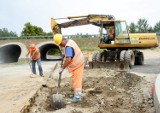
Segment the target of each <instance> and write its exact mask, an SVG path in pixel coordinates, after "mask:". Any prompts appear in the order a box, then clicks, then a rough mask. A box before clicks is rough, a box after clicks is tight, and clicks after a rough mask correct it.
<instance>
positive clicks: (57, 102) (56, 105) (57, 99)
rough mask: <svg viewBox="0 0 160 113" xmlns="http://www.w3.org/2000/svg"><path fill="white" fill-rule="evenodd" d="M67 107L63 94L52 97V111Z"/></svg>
mask: <svg viewBox="0 0 160 113" xmlns="http://www.w3.org/2000/svg"><path fill="white" fill-rule="evenodd" d="M64 107H65V103H64V100H63V95H62V94H53V95H52V96H51V109H52V110H57V109H61V108H64Z"/></svg>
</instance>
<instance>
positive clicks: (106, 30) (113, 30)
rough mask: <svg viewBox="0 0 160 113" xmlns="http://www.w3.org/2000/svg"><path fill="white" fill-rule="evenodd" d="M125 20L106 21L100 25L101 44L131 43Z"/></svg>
mask: <svg viewBox="0 0 160 113" xmlns="http://www.w3.org/2000/svg"><path fill="white" fill-rule="evenodd" d="M129 43H130V38H129V33H128V29H127V25H126V22H125V21H115V20H111V21H104V22H102V25H101V27H100V44H129Z"/></svg>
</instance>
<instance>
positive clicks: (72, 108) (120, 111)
mask: <svg viewBox="0 0 160 113" xmlns="http://www.w3.org/2000/svg"><path fill="white" fill-rule="evenodd" d="M142 51H143V52H144V56H145V63H144V65H143V66H135V67H133V69H131V70H130V71H129V72H115V71H114V70H109V69H104V68H103V69H89V68H85V70H84V74H83V99H82V102H81V103H70V102H69V100H70V98H71V97H72V95H73V89H72V79H71V74H70V73H68V71H67V70H64V72H63V74H62V81H61V89H60V94H63V95H64V102H65V107H64V108H62V109H59V110H56V111H52V110H51V107H50V104H51V103H50V96H51V95H52V94H53V93H54V94H55V93H56V88H57V81H58V67H59V64H60V61H43V62H42V67H43V70H44V75H45V77H39V76H38V77H36V78H31V77H30V75H31V70H30V67H29V64H28V63H22V64H21V63H12V64H0V68H1V69H0V78H1V80H0V100H1V102H0V113H52V112H54V113H62V112H64V113H155V108H154V104H153V96H152V93H151V87H152V85H153V84H154V82H155V79H156V77H157V75H158V74H159V72H160V69H159V68H160V57H159V56H160V49H159V48H156V49H147V50H142ZM85 54H87V53H85ZM89 56H90V53H89ZM56 64H58V65H56ZM54 67H56V68H54ZM37 72H38V70H37Z"/></svg>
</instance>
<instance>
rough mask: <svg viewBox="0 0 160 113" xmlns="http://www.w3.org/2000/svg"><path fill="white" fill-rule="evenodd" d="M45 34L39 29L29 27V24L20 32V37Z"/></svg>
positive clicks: (32, 26)
mask: <svg viewBox="0 0 160 113" xmlns="http://www.w3.org/2000/svg"><path fill="white" fill-rule="evenodd" d="M45 34H46V33H45V32H44V31H43V29H42V28H41V27H37V26H34V25H31V24H30V23H29V22H28V23H26V24H25V27H24V28H23V30H22V32H21V36H45Z"/></svg>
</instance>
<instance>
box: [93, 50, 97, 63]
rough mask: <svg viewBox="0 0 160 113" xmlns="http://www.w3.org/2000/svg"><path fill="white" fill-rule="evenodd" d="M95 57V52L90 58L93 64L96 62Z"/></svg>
mask: <svg viewBox="0 0 160 113" xmlns="http://www.w3.org/2000/svg"><path fill="white" fill-rule="evenodd" d="M96 56H97V52H96V53H94V54H93V56H92V61H93V62H96Z"/></svg>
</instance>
